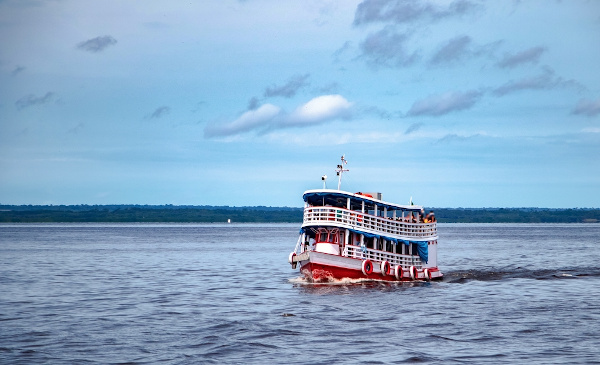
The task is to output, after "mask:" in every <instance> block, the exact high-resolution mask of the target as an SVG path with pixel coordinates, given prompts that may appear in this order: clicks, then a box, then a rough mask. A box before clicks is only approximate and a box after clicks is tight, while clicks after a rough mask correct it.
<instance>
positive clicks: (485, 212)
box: [0, 205, 600, 223]
mask: <svg viewBox="0 0 600 365" xmlns="http://www.w3.org/2000/svg"><path fill="white" fill-rule="evenodd" d="M432 210H433V211H434V212H435V215H436V218H437V221H438V222H440V223H596V222H600V209H595V208H574V209H550V208H433V209H432ZM302 212H303V209H302V208H289V207H228V206H189V205H186V206H177V205H0V222H1V223H43V222H48V223H54V222H56V223H59V222H60V223H63V222H64V223H68V222H98V223H100V222H111V223H116V222H125V223H133V222H168V223H171V222H172V223H194V222H199V223H216V222H227V221H228V220H231V222H234V223H300V222H302Z"/></svg>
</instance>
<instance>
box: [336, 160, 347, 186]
mask: <svg viewBox="0 0 600 365" xmlns="http://www.w3.org/2000/svg"><path fill="white" fill-rule="evenodd" d="M346 164H348V161H346V155H342V164H341V165H337V169H336V170H335V172H336V173H337V176H338V188H337V189H338V190H340V187H341V186H342V174H343V173H344V172H347V171H350V170H348V169H344V165H346Z"/></svg>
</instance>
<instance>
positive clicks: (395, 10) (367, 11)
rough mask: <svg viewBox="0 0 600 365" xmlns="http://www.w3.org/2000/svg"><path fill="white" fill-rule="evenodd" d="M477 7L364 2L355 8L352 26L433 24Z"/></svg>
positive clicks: (460, 2)
mask: <svg viewBox="0 0 600 365" xmlns="http://www.w3.org/2000/svg"><path fill="white" fill-rule="evenodd" d="M477 7H478V5H477V4H475V3H474V2H472V1H467V0H456V1H452V2H450V3H448V5H446V6H438V5H437V4H435V3H434V2H432V1H414V0H365V1H363V2H362V3H360V4H358V6H357V8H356V13H355V14H354V25H355V26H359V25H364V24H369V23H376V22H389V23H394V24H406V23H411V22H415V21H417V20H429V21H432V22H435V21H438V20H441V19H444V18H451V17H457V16H461V15H464V14H467V13H469V12H471V11H473V10H474V9H476V8H477Z"/></svg>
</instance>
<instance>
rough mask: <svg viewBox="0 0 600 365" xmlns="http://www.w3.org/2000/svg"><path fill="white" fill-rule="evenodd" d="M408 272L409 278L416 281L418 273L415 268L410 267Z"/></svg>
mask: <svg viewBox="0 0 600 365" xmlns="http://www.w3.org/2000/svg"><path fill="white" fill-rule="evenodd" d="M408 271H409V272H410V278H411V279H413V280H417V278H418V277H419V273H418V271H417V268H416V267H414V266H411V267H410V269H409V270H408Z"/></svg>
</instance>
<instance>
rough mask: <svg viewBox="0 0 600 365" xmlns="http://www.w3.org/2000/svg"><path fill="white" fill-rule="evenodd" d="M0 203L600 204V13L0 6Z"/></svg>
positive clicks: (309, 6)
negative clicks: (359, 194) (336, 198)
mask: <svg viewBox="0 0 600 365" xmlns="http://www.w3.org/2000/svg"><path fill="white" fill-rule="evenodd" d="M0 44H1V47H0V203H2V204H194V205H231V206H254V205H266V206H302V203H303V202H302V198H301V196H302V192H303V191H304V190H306V189H313V188H319V187H322V183H321V179H320V178H321V175H323V174H327V175H328V176H330V179H329V181H328V187H329V188H335V187H336V186H337V184H336V181H335V173H334V168H335V166H336V165H337V164H338V163H339V159H340V156H341V155H342V154H345V155H346V158H347V160H348V161H349V164H348V165H347V167H348V168H349V169H350V171H349V172H348V173H346V174H345V175H344V180H343V182H342V189H345V190H349V191H353V192H355V191H379V192H381V193H383V198H384V200H389V201H393V202H397V203H407V202H408V201H409V199H410V197H412V198H413V200H414V202H415V203H416V204H422V205H426V206H433V207H533V206H537V207H564V208H568V207H600V157H599V156H600V72H599V65H600V2H598V1H593V0H589V1H579V0H572V1H551V0H543V1H541V0H540V1H509V0H507V1H476V0H446V1H442V0H440V1H419V2H417V1H408V0H404V1H402V0H399V1H387V0H365V1H310V0H308V1H307V0H302V1H285V2H282V1H266V0H265V1H261V0H246V1H235V0H231V1H228V0H219V1H198V2H189V1H111V0H102V1H95V0H89V1H72V0H48V1H42V0H0Z"/></svg>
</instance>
